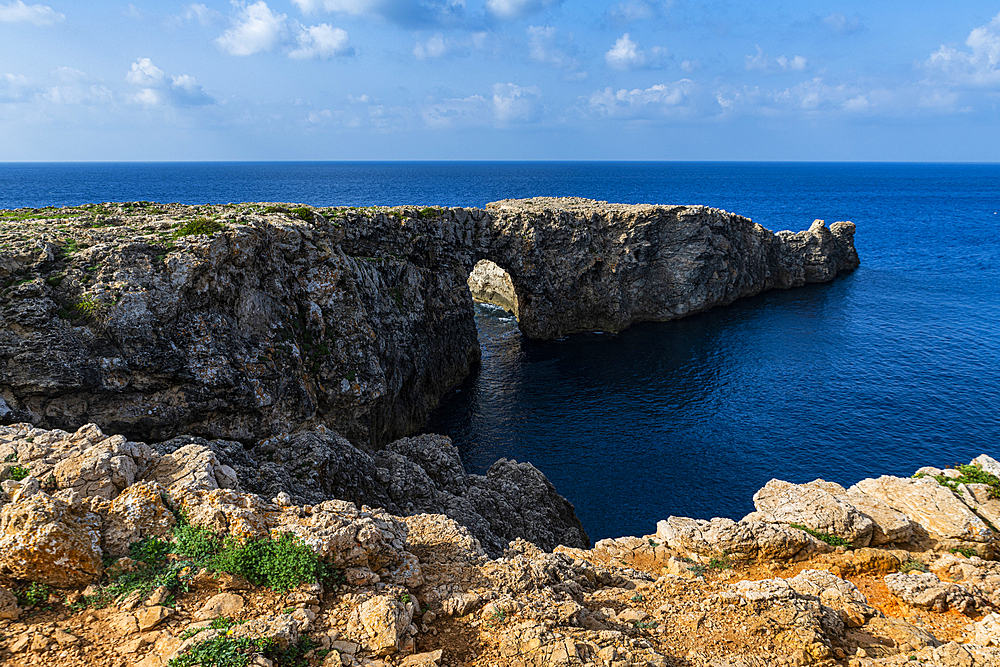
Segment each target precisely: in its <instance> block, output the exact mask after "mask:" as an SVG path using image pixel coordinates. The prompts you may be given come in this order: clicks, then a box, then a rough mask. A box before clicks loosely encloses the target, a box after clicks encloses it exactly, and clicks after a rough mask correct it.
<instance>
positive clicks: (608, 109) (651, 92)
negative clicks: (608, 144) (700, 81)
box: [586, 79, 694, 118]
mask: <svg viewBox="0 0 1000 667" xmlns="http://www.w3.org/2000/svg"><path fill="white" fill-rule="evenodd" d="M693 90H694V82H693V81H691V80H690V79H681V80H680V81H677V82H675V83H660V84H657V85H655V86H650V87H649V88H645V89H642V88H634V89H632V90H627V89H625V88H622V89H620V90H617V91H616V90H613V89H612V88H611V87H610V86H609V87H608V88H605V89H604V90H599V91H596V92H594V93H592V94H591V95H590V97H588V98H587V100H586V103H587V107H588V109H589V110H590V112H591V113H593V114H595V115H598V116H603V117H607V118H662V117H664V116H672V115H679V114H681V113H685V112H687V111H688V110H689V108H690V103H691V96H692V94H693Z"/></svg>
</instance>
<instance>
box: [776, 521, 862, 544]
mask: <svg viewBox="0 0 1000 667" xmlns="http://www.w3.org/2000/svg"><path fill="white" fill-rule="evenodd" d="M788 525H789V526H791V527H792V528H796V529H798V530H801V531H804V532H807V533H809V534H810V535H812V536H813V537H815V538H816V539H817V540H819V541H820V542H826V543H827V544H829V545H830V546H831V547H847V548H848V549H850V548H851V547H852V546H853V545H852V544H851V543H850V542H848V541H847V540H845V539H844V538H843V537H839V536H837V535H831V534H830V533H824V532H822V531H819V530H813V529H812V528H808V527H806V526H803V525H802V524H801V523H790V524H788Z"/></svg>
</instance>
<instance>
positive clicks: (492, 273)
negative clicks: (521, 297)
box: [467, 259, 519, 319]
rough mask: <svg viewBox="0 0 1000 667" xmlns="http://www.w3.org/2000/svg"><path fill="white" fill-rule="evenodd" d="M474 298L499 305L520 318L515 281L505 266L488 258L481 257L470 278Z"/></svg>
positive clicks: (469, 282) (470, 288)
mask: <svg viewBox="0 0 1000 667" xmlns="http://www.w3.org/2000/svg"><path fill="white" fill-rule="evenodd" d="M467 282H468V284H469V291H470V292H471V293H472V298H473V299H475V300H476V301H479V302H481V303H489V304H493V305H494V306H499V307H500V308H503V309H504V310H505V311H507V312H508V313H510V314H511V315H513V316H514V317H515V318H518V319H519V304H518V297H517V291H516V290H515V289H514V281H513V280H512V279H511V277H510V274H509V273H507V272H506V271H505V270H504V269H503V267H501V266H500V265H499V264H496V263H495V262H492V261H490V260H488V259H481V260H479V262H477V263H476V266H475V267H473V269H472V272H471V273H470V274H469V278H468V281H467Z"/></svg>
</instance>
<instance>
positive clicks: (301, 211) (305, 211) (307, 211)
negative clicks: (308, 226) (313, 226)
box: [290, 206, 316, 222]
mask: <svg viewBox="0 0 1000 667" xmlns="http://www.w3.org/2000/svg"><path fill="white" fill-rule="evenodd" d="M290 213H291V214H292V215H296V216H298V217H300V218H302V219H303V220H305V221H306V222H314V221H315V220H316V214H315V213H313V210H312V209H311V208H306V207H305V206H299V207H297V208H293V209H292V210H291V211H290Z"/></svg>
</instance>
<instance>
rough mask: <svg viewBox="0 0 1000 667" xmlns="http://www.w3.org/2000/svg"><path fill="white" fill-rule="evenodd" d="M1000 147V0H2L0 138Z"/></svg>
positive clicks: (92, 156)
mask: <svg viewBox="0 0 1000 667" xmlns="http://www.w3.org/2000/svg"><path fill="white" fill-rule="evenodd" d="M998 157H1000V0H994V1H993V2H982V1H979V0H963V2H960V3H947V2H940V0H936V1H934V2H931V1H927V0H908V1H907V2H897V1H896V0H884V1H883V2H879V3H870V2H859V1H856V0H829V1H818V0H799V1H798V2H729V1H718V2H716V1H712V0H705V1H703V2H696V1H693V0H691V1H689V0H255V1H250V0H232V1H231V2H230V1H219V0H207V1H206V2H197V3H184V2H172V1H167V0H149V1H143V0H137V1H136V2H133V3H119V2H113V1H112V2H100V3H95V2H77V1H59V0H53V1H52V2H51V3H49V4H34V3H31V2H30V0H14V1H13V2H10V1H7V0H0V161H62V160H68V161H88V160H123V161H127V160H889V161H986V162H994V161H997V159H998Z"/></svg>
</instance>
